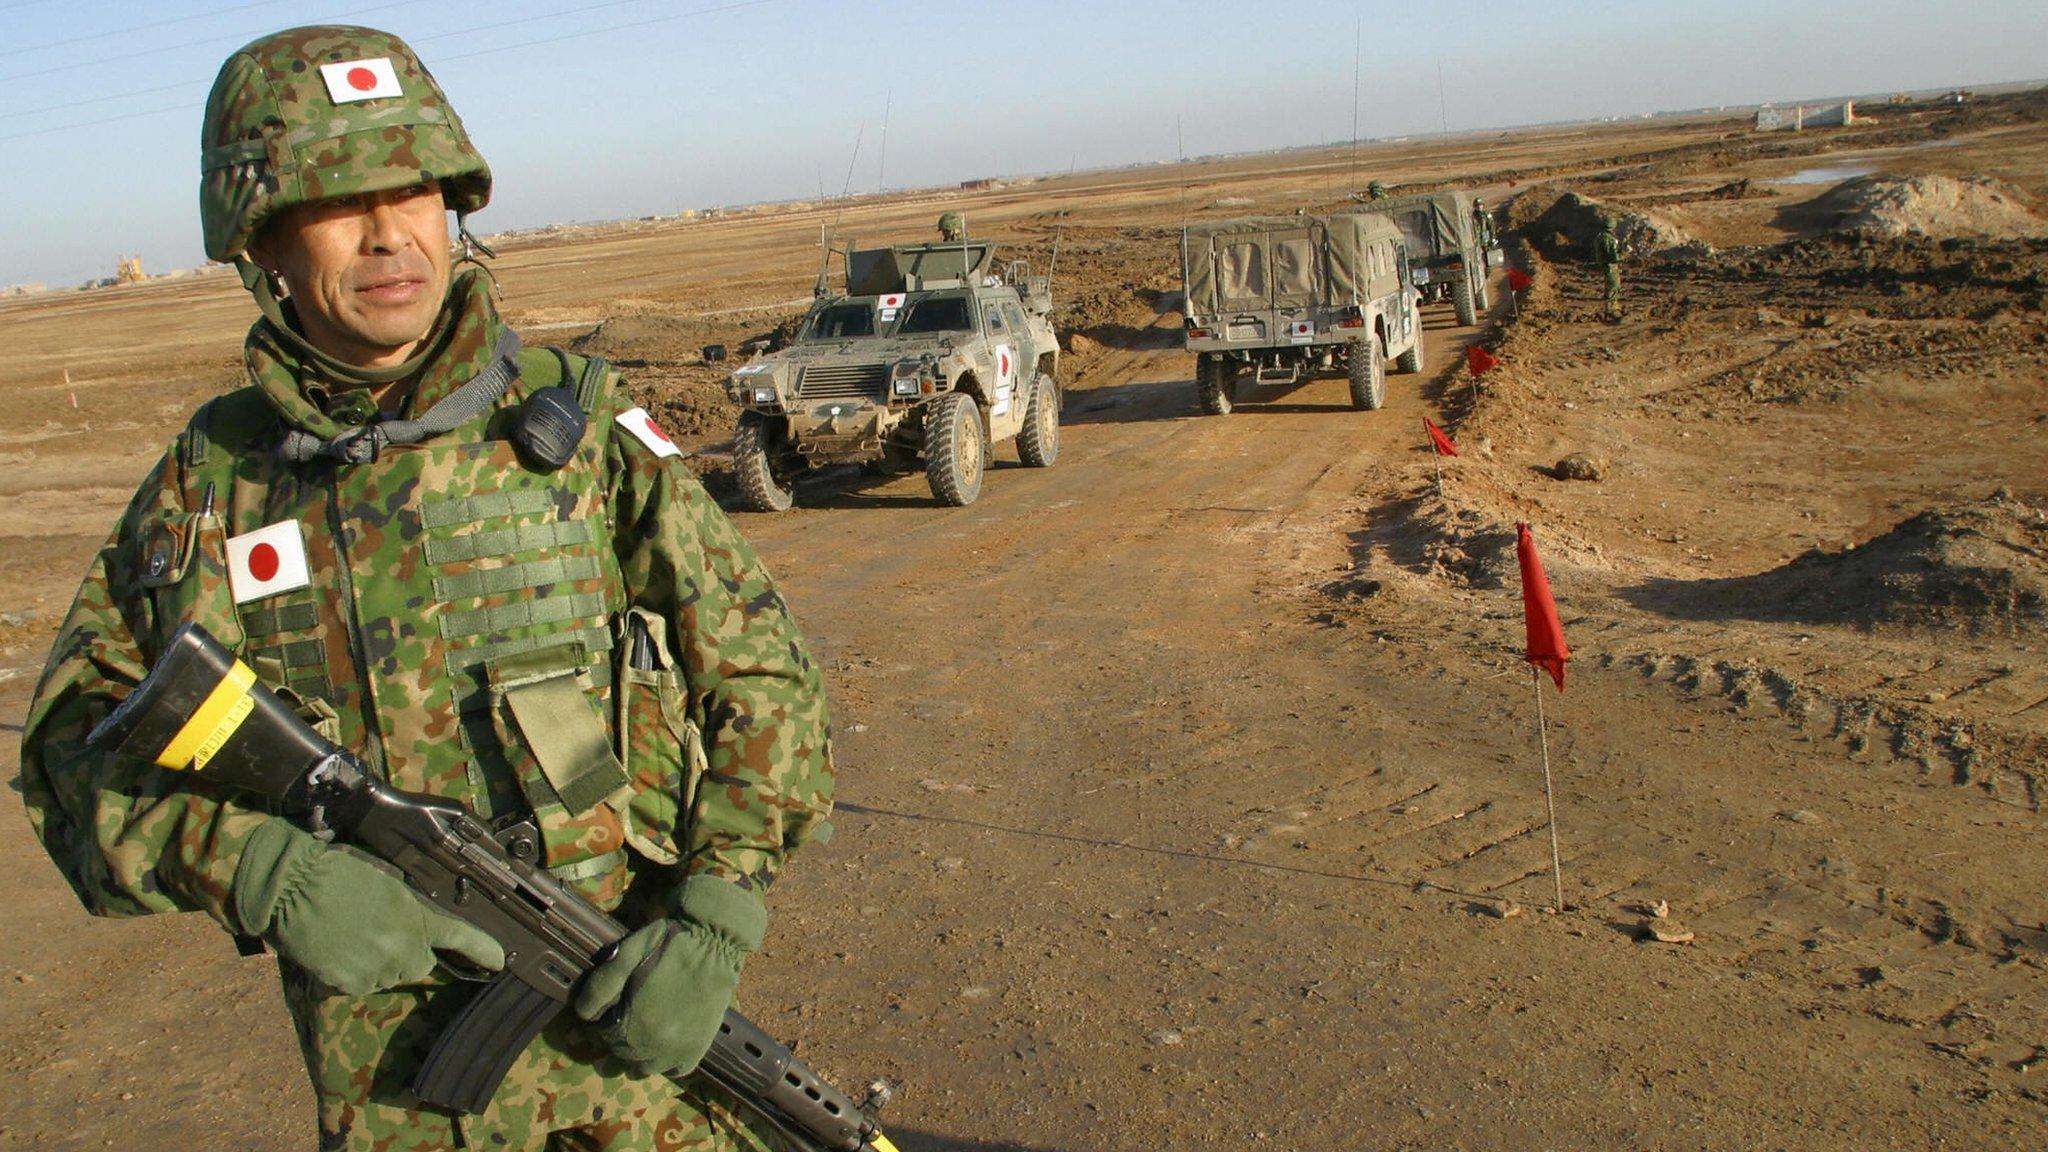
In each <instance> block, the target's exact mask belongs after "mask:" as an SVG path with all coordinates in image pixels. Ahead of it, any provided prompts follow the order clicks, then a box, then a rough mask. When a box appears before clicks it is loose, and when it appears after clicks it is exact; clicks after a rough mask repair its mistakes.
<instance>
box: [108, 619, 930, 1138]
mask: <svg viewBox="0 0 2048 1152" xmlns="http://www.w3.org/2000/svg"><path fill="white" fill-rule="evenodd" d="M86 741H87V743H88V744H90V745H92V746H94V747H100V748H109V749H112V750H115V751H118V752H120V753H122V754H123V755H127V756H132V757H135V758H137V759H142V760H148V761H151V762H153V763H156V764H158V765H160V766H162V767H165V768H169V769H173V770H175V771H191V772H194V773H197V774H198V775H199V776H200V777H201V778H203V779H212V780H217V781H219V782H221V783H223V784H226V785H229V786H231V787H234V788H237V789H241V790H243V791H247V792H251V793H253V794H255V795H257V796H260V797H262V798H263V799H265V800H266V801H268V802H269V803H270V804H271V805H272V806H273V807H274V808H275V809H276V810H278V811H280V812H282V813H283V814H284V815H285V816H287V817H288V818H291V819H294V820H297V821H299V822H301V823H303V824H306V825H308V826H310V827H311V828H313V829H314V830H316V831H321V830H327V831H332V832H334V833H336V834H337V835H339V836H340V837H342V838H343V839H345V840H347V841H349V842H350V843H353V844H355V845H356V846H358V847H360V848H363V849H364V850H366V851H368V852H369V853H370V854H371V855H373V856H376V857H377V858H379V859H381V860H383V861H385V862H386V863H388V864H391V865H393V866H394V867H396V868H397V869H398V870H399V871H400V872H401V873H403V874H404V876H405V879H406V883H407V884H408V885H410V886H411V888H412V889H413V891H414V892H415V894H417V895H418V896H419V897H420V899H422V900H424V901H426V902H427V903H428V904H430V905H432V906H433V907H435V908H438V909H440V910H441V911H443V912H446V913H448V914H449V915H451V916H455V917H457V918H459V919H462V920H466V921H468V922H469V923H471V924H474V925H476V926H477V927H478V928H481V929H483V930H484V931H485V932H488V933H490V935H491V936H492V937H493V938H494V939H496V940H497V941H498V942H499V943H500V944H502V945H503V946H504V948H505V956H506V966H505V970H504V972H503V973H502V974H501V975H499V976H497V977H496V978H495V979H492V980H491V981H490V982H489V983H487V984H486V985H485V986H484V987H483V988H482V990H481V991H479V992H478V993H476V994H475V995H474V996H473V997H472V998H471V1000H470V1001H469V1002H468V1003H467V1004H465V1005H464V1006H463V1008H462V1011H461V1012H460V1014H459V1015H458V1016H457V1017H456V1020H455V1023H454V1024H453V1025H452V1026H451V1027H449V1028H448V1029H447V1030H446V1031H445V1032H444V1033H443V1034H442V1035H441V1036H440V1037H438V1038H437V1039H436V1041H435V1043H434V1047H433V1049H432V1050H431V1051H430V1052H428V1054H427V1056H426V1059H425V1060H424V1062H423V1063H422V1064H421V1066H420V1069H419V1071H418V1073H417V1074H416V1075H415V1077H414V1080H413V1083H412V1084H411V1085H410V1088H411V1089H412V1092H413V1094H414V1095H416V1096H417V1097H418V1098H419V1099H420V1100H421V1101H423V1102H425V1103H427V1104H429V1105H432V1106H434V1107H439V1108H446V1109H449V1110H451V1111H457V1112H465V1113H474V1112H478V1111H481V1110H482V1109H483V1108H484V1106H485V1105H487V1104H488V1103H489V1102H490V1099H491V1097H492V1095H493V1094H495V1093H496V1091H497V1088H498V1085H499V1083H500V1082H502V1081H503V1080H504V1078H505V1074H506V1072H507V1071H508V1070H509V1069H510V1068H511V1066H512V1062H513V1061H514V1060H516V1059H518V1057H519V1054H520V1053H521V1052H524V1051H525V1050H526V1047H527V1045H529V1044H530V1043H532V1041H533V1039H534V1037H535V1036H536V1035H538V1034H539V1033H540V1031H541V1029H543V1028H545V1027H546V1026H547V1024H548V1023H549V1022H550V1021H551V1020H553V1019H554V1018H555V1017H556V1016H557V1015H558V1014H559V1013H560V1012H561V1010H562V1008H563V1007H564V1006H565V1005H566V1004H567V1003H568V1000H569V997H570V995H571V993H572V992H573V991H574V989H575V987H576V984H577V982H578V981H580V980H581V979H582V978H583V976H584V975H585V974H586V973H588V972H589V971H590V970H591V969H592V968H594V967H596V966H597V965H598V964H600V963H602V962H603V961H604V960H605V959H606V958H607V957H609V956H610V954H611V952H612V949H613V948H615V947H616V946H617V944H618V941H619V940H620V939H622V938H624V936H625V935H626V927H625V926H624V925H623V924H620V923H619V922H618V921H617V920H614V919H612V918H611V917H610V916H608V915H606V914H605V913H603V912H601V911H599V910H598V909H597V908H595V907H592V906H591V905H590V903H589V902H587V901H585V900H584V899H583V898H582V897H581V896H579V895H577V894H576V893H575V892H574V891H573V890H571V889H570V888H569V887H567V886H566V885H564V884H563V883H562V882H561V881H559V880H557V879H555V877H554V876H552V875H550V874H549V873H548V872H547V870H546V869H544V868H541V867H539V866H537V865H535V864H533V863H531V862H529V861H527V860H523V859H520V858H518V857H517V856H515V855H513V854H512V853H510V852H508V851H507V850H506V849H505V847H504V845H502V844H500V843H499V841H498V839H497V837H495V836H493V835H492V833H491V830H490V829H489V828H487V827H485V826H484V824H483V823H482V822H481V821H479V820H478V819H477V818H476V817H475V815H473V814H472V813H470V812H469V810H468V809H466V808H464V807H462V806H461V805H460V804H457V803H455V802H453V801H451V800H447V799H445V798H441V797H434V796H421V795H415V794H413V793H408V792H401V791H399V790H398V789H395V788H393V787H391V786H390V785H388V784H386V783H384V782H383V781H381V780H378V779H376V778H375V777H373V776H371V775H370V774H369V772H368V771H367V770H366V769H365V768H364V767H363V765H362V764H361V762H360V761H358V760H356V759H355V757H354V756H352V755H350V754H349V752H348V751H347V750H346V749H343V748H341V747H339V746H337V745H335V744H333V743H331V742H329V741H328V740H326V739H325V738H323V737H322V736H320V734H319V733H317V732H315V731H314V730H313V729H312V728H311V727H310V726H308V725H307V724H306V723H305V722H304V721H302V720H300V719H299V717H298V716H297V715H296V714H294V713H293V712H292V711H291V710H290V709H289V708H287V707H286V706H285V705H284V703H283V702H282V701H280V700H278V699H277V697H276V696H275V695H274V694H272V693H271V691H270V690H269V689H268V688H266V687H264V685H263V684H262V683H261V682H260V681H258V680H256V678H255V676H254V674H253V673H252V672H250V671H249V669H248V667H247V666H246V665H244V664H242V663H240V662H239V661H237V660H236V659H235V657H234V655H233V654H232V653H230V652H228V651H227V650H226V649H225V648H222V647H221V646H220V644H219V643H218V642H217V641H215V640H214V639H213V637H212V636H211V635H209V634H208V633H207V631H206V630H205V629H204V628H202V627H201V626H199V625H197V624H186V625H184V626H182V627H180V628H179V629H178V631H177V633H176V634H175V635H174V636H173V637H172V638H171V642H170V644H169V646H168V647H167V648H166V650H165V653H164V655H163V658H162V659H160V660H159V661H158V662H157V665H156V667H155V668H153V669H152V670H151V671H150V674H149V675H148V677H146V678H145V679H144V680H143V682H142V683H141V684H140V685H137V687H136V689H135V691H134V692H133V693H131V694H130V695H129V696H128V698H127V699H126V700H123V701H122V702H121V704H120V706H119V707H117V708H116V709H115V710H114V711H113V713H112V714H110V715H109V716H107V718H106V719H105V720H103V721H101V722H100V724H99V725H98V726H97V727H95V728H94V729H93V731H92V734H91V735H90V736H88V737H87V738H86ZM697 1071H699V1072H701V1073H703V1074H704V1075H705V1076H707V1077H709V1078H710V1079H711V1080H712V1081H714V1082H715V1083H717V1084H719V1085H720V1086H721V1087H723V1088H724V1089H726V1090H727V1091H728V1092H730V1093H731V1094H732V1095H733V1096H734V1097H735V1098H737V1099H738V1100H740V1101H741V1102H742V1103H744V1104H745V1105H747V1106H748V1107H750V1108H752V1109H753V1110H754V1111H755V1112H756V1113H758V1114H759V1115H760V1117H761V1118H762V1119H763V1120H765V1121H766V1122H767V1123H769V1124H770V1125H772V1126H773V1127H775V1128H777V1129H778V1130H780V1131H781V1132H783V1133H784V1134H785V1135H787V1136H789V1137H790V1138H791V1139H793V1140H795V1141H796V1142H797V1143H798V1145H799V1146H800V1147H803V1148H807V1149H818V1150H821V1152H822V1150H827V1149H830V1150H836V1152H862V1150H865V1149H873V1150H875V1152H895V1150H894V1146H893V1145H891V1144H890V1142H889V1139H888V1137H886V1136H884V1135H883V1134H882V1131H881V1128H880V1126H879V1124H878V1123H877V1122H876V1120H875V1117H874V1113H875V1111H876V1110H877V1109H879V1107H880V1106H881V1103H882V1102H883V1101H884V1100H886V1098H887V1095H888V1093H887V1090H886V1089H884V1088H880V1087H879V1086H878V1087H877V1088H876V1089H874V1090H871V1091H870V1093H869V1096H868V1099H867V1100H866V1101H865V1102H860V1103H857V1102H855V1101H854V1100H853V1099H852V1098H851V1097H849V1096H847V1095H846V1094H845V1093H843V1092H840V1091H839V1090H838V1089H837V1088H834V1087H832V1086H831V1085H830V1084H828V1083H826V1082H825V1081H824V1079H822V1078H821V1077H819V1076H818V1075H817V1073H815V1072H813V1071H812V1070H811V1069H810V1068H809V1067H807V1066H806V1065H804V1063H803V1062H802V1061H799V1060H797V1059H796V1057H795V1054H794V1053H792V1052H791V1051H790V1050H789V1048H788V1047H786V1046H784V1045H782V1044H780V1043H778V1042H777V1041H775V1040H774V1039H773V1038H772V1037H770V1036H769V1035H768V1034H767V1033H766V1032H764V1031H762V1030H761V1029H760V1028H758V1027H756V1026H755V1025H754V1024H753V1022H751V1021H749V1020H748V1019H747V1018H746V1017H744V1016H742V1015H740V1014H739V1013H738V1012H735V1011H733V1010H731V1009H730V1008H728V1009H727V1010H726V1013H725V1020H724V1022H723V1023H722V1024H721V1025H720V1026H719V1030H718V1035H717V1036H716V1037H715V1038H714V1039H713V1040H712V1044H711V1049H710V1051H709V1052H708V1053H707V1054H706V1055H705V1057H704V1060H703V1062H702V1063H701V1064H700V1065H699V1066H698V1069H697ZM676 1078H677V1079H678V1081H681V1080H682V1079H683V1077H682V1076H677V1077H676Z"/></svg>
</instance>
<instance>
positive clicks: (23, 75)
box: [0, 0, 420, 95]
mask: <svg viewBox="0 0 2048 1152" xmlns="http://www.w3.org/2000/svg"><path fill="white" fill-rule="evenodd" d="M419 2H420V0H393V2H392V3H389V4H375V5H372V6H370V7H368V8H358V9H356V10H355V11H354V12H351V13H346V14H344V15H342V16H337V17H335V19H337V20H350V19H354V18H355V17H357V16H367V15H369V14H370V13H372V12H383V11H385V10H387V9H391V8H403V7H406V6H407V5H409V4H417V3H419ZM246 39H247V37H246V36H244V35H234V36H208V37H207V38H205V39H204V40H187V41H184V42H183V43H179V44H160V45H157V46H156V47H153V48H151V49H150V52H151V53H153V54H156V55H162V54H163V53H165V52H176V51H178V50H179V49H181V48H203V47H205V46H206V45H209V44H232V43H237V42H241V41H244V40H246ZM133 60H134V56H133V54H125V53H124V54H123V55H120V56H103V57H101V58H99V59H97V60H84V61H80V62H79V63H76V64H59V65H56V66H55V67H52V68H44V69H42V70H41V71H39V72H16V73H15V74H13V75H12V76H0V84H7V83H10V82H12V81H15V80H32V79H35V78H36V77H38V76H55V75H56V74H57V73H59V72H76V71H78V70H79V69H80V68H98V67H101V66H102V65H107V64H127V63H130V62H132V61H133ZM131 95H132V93H131Z"/></svg>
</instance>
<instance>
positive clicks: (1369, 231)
mask: <svg viewBox="0 0 2048 1152" xmlns="http://www.w3.org/2000/svg"><path fill="white" fill-rule="evenodd" d="M1405 242H1406V241H1405V238H1404V237H1403V236H1402V233H1401V230H1400V228H1398V227H1396V226H1395V224H1394V222H1393V221H1391V220H1389V219H1387V218H1386V217H1384V216H1375V215H1370V214H1367V213H1364V212H1343V213H1339V214H1337V215H1335V216H1332V217H1330V220H1329V285H1330V298H1329V303H1330V305H1331V306H1333V307H1337V306H1342V305H1346V304H1357V303H1360V302H1361V301H1365V300H1373V299H1377V298H1379V297H1381V296H1387V295H1391V294H1393V293H1395V292H1399V291H1400V290H1401V288H1402V286H1403V281H1402V279H1401V270H1400V268H1399V266H1398V265H1397V263H1396V262H1395V261H1394V260H1392V259H1385V260H1383V261H1381V262H1378V263H1376V262H1375V261H1374V260H1373V257H1372V249H1373V247H1374V246H1375V245H1380V244H1403V243H1405Z"/></svg>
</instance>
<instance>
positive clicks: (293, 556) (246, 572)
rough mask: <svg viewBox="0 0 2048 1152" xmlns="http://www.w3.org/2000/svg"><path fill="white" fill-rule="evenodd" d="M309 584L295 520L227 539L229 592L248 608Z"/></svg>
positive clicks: (302, 541) (303, 545)
mask: <svg viewBox="0 0 2048 1152" xmlns="http://www.w3.org/2000/svg"><path fill="white" fill-rule="evenodd" d="M310 583H312V577H311V576H310V575H309V574H308V573H307V571H306V537H305V534H304V532H303V531H302V530H301V529H300V528H299V522H298V521H297V520H280V521H278V522H277V523H275V524H266V525H264V526H263V527H261V528H258V529H257V530H255V531H254V532H244V533H242V534H241V535H240V536H232V537H229V538H228V589H229V591H231V592H233V593H234V594H235V603H237V604H247V603H248V602H249V601H251V600H261V599H263V598H264V597H265V596H275V595H277V594H278V593H279V592H290V591H292V590H293V589H297V588H304V587H305V586H306V585H308V584H310Z"/></svg>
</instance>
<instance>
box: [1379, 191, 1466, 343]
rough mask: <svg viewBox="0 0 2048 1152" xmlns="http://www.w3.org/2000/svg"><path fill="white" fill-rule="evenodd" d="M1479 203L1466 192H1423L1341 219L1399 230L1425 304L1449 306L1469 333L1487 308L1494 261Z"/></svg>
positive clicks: (1389, 201)
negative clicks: (1362, 219)
mask: <svg viewBox="0 0 2048 1152" xmlns="http://www.w3.org/2000/svg"><path fill="white" fill-rule="evenodd" d="M1479 213H1480V209H1479V206H1478V203H1477V202H1476V200H1475V199H1474V197H1473V196H1472V194H1471V193H1470V192H1425V193H1422V194H1420V195H1415V196H1396V197H1394V198H1392V199H1389V200H1372V201H1368V202H1367V203H1364V204H1361V205H1359V206H1358V207H1356V208H1352V209H1349V210H1348V211H1346V212H1345V213H1344V215H1353V214H1356V215H1368V216H1381V217H1385V218H1386V219H1388V220H1391V221H1393V222H1394V226H1395V227H1397V228H1399V229H1400V230H1401V240H1402V244H1403V246H1404V247H1405V248H1407V250H1408V267H1409V275H1410V276H1411V277H1412V278H1413V280H1414V284H1415V287H1416V289H1417V290H1418V291H1420V292H1421V293H1422V295H1423V298H1424V299H1425V300H1428V301H1430V302H1432V303H1443V302H1445V301H1448V302H1449V303H1450V305H1451V306H1452V307H1453V308H1454V309H1456V310H1457V313H1458V323H1459V325H1460V326H1462V327H1466V328H1470V327H1471V326H1473V325H1474V324H1477V323H1479V314H1480V313H1481V312H1484V311H1485V310H1486V308H1487V306H1488V305H1489V304H1490V303H1491V301H1490V300H1489V299H1488V294H1487V290H1486V272H1487V266H1488V264H1489V263H1491V262H1492V260H1493V252H1492V249H1491V245H1492V243H1493V237H1492V236H1490V235H1487V234H1485V233H1487V232H1490V231H1491V229H1490V228H1484V227H1483V225H1484V221H1483V220H1482V219H1481V217H1480V214H1479Z"/></svg>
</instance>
